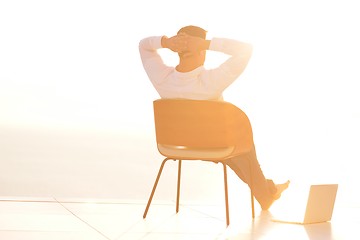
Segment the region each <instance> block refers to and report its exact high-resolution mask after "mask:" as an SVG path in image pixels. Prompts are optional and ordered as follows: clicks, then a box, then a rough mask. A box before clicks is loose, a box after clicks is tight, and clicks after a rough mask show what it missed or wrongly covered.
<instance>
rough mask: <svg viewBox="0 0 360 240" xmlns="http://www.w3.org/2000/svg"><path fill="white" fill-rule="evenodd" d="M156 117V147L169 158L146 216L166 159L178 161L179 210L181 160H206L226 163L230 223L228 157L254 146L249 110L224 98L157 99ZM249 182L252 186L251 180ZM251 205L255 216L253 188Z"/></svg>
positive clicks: (145, 213)
mask: <svg viewBox="0 0 360 240" xmlns="http://www.w3.org/2000/svg"><path fill="white" fill-rule="evenodd" d="M154 118H155V130H156V142H157V147H158V150H159V152H160V153H161V154H162V155H163V156H165V157H166V158H165V159H164V160H163V162H162V164H161V166H160V169H159V172H158V175H157V178H156V181H155V183H154V186H153V189H152V192H151V195H150V198H149V200H148V203H147V206H146V209H145V212H144V215H143V217H144V218H146V215H147V212H148V210H149V207H150V204H151V201H152V198H153V196H154V193H155V190H156V186H157V184H158V182H159V179H160V175H161V172H162V170H163V168H164V165H165V163H166V161H168V160H175V161H176V160H178V161H179V165H178V182H177V197H176V213H177V212H178V211H179V200H180V176H181V162H182V160H203V161H210V162H216V163H222V164H223V169H224V185H225V207H226V224H227V225H229V224H230V220H229V204H228V184H227V171H226V170H227V168H226V167H227V165H226V163H225V160H226V159H229V158H232V157H236V156H238V155H241V154H242V153H245V152H248V151H250V149H251V148H252V147H253V135H252V130H251V124H250V121H249V119H248V117H247V116H246V114H245V113H244V112H243V111H242V110H241V109H239V108H238V107H236V106H234V105H233V104H231V103H229V102H224V101H211V100H188V99H158V100H155V101H154ZM249 165H250V164H249ZM249 185H250V186H251V182H250V184H249ZM250 189H251V187H250ZM251 208H252V217H253V218H254V215H255V213H254V196H253V192H252V191H251Z"/></svg>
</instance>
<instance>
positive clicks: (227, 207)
mask: <svg viewBox="0 0 360 240" xmlns="http://www.w3.org/2000/svg"><path fill="white" fill-rule="evenodd" d="M222 164H223V166H224V187H225V209H226V225H227V226H229V224H230V217H229V197H228V184H227V171H226V164H225V163H222Z"/></svg>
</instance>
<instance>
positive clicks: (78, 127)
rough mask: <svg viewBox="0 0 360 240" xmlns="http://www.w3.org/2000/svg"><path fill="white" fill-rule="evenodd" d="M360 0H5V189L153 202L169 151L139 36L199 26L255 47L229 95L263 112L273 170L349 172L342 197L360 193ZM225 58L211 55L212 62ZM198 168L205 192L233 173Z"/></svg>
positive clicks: (0, 6) (1, 95) (311, 174)
mask: <svg viewBox="0 0 360 240" xmlns="http://www.w3.org/2000/svg"><path fill="white" fill-rule="evenodd" d="M356 2H357V1H355V0H354V1H351V0H341V1H340V0H328V1H320V0H302V1H295V0H294V1H292V0H290V1H289V0H274V1H265V0H264V1H259V0H254V1H239V0H236V1H235V0H233V1H231V0H222V1H209V0H207V1H200V0H199V1H193V0H191V1H190V0H183V1H177V2H176V1H175V2H172V1H165V0H164V1H161V0H153V1H147V0H141V1H140V0H133V1H125V2H124V1H95V0H92V1H85V0H83V1H82V0H71V1H68V0H63V1H45V0H44V1H39V0H34V1H18V0H11V1H10V0H4V1H1V3H0V163H1V168H0V185H1V188H0V194H1V195H16V196H24V195H25V196H28V195H31V196H48V195H50V196H63V197H88V198H96V197H107V198H139V199H146V198H147V197H148V193H149V192H150V188H151V186H152V184H153V180H154V179H155V174H156V173H157V170H158V166H159V164H160V160H161V156H160V155H158V153H157V151H156V147H155V143H154V129H153V118H152V117H153V116H152V101H153V100H154V99H156V98H158V95H157V93H156V92H155V91H154V89H153V88H152V85H151V84H150V82H149V81H148V79H147V76H146V74H145V73H144V71H143V69H142V65H141V61H140V58H139V54H138V42H139V41H140V40H141V39H142V38H143V37H147V36H149V35H168V36H171V35H173V34H175V33H176V31H177V30H178V29H179V28H180V27H182V26H185V25H189V24H193V25H199V26H201V27H203V28H205V29H207V30H208V36H209V38H211V37H213V36H218V37H229V38H235V39H238V40H242V41H247V42H250V43H252V44H253V47H254V54H253V57H252V59H251V61H250V64H249V65H248V68H247V69H246V71H245V72H244V73H243V75H242V76H241V77H240V78H239V79H238V80H237V81H236V82H235V83H234V84H233V85H231V86H230V87H229V89H227V90H226V91H225V93H224V96H225V99H226V100H228V101H230V102H233V103H234V104H236V105H237V106H239V107H241V108H242V109H243V110H244V111H245V112H246V113H247V114H248V115H249V117H250V119H251V121H252V124H253V129H254V135H255V144H256V146H257V151H258V158H259V161H260V163H261V164H262V168H263V170H264V172H265V174H266V175H267V176H268V177H271V178H274V179H275V180H276V181H282V180H286V179H290V180H292V181H293V182H303V183H318V182H326V183H328V182H336V183H339V184H340V192H341V193H342V195H341V196H342V197H341V200H342V201H344V202H347V203H351V204H359V203H360V196H359V193H358V190H357V189H358V183H359V182H360V178H359V174H358V167H357V163H358V161H359V160H360V154H359V151H358V149H359V143H360V140H359V135H360V127H359V122H360V107H359V102H360V96H359V94H358V92H359V87H358V81H359V80H360V73H359V63H360V59H359V56H360V47H359V42H360V36H359V34H358V32H359V31H358V23H359V22H360V16H359V14H358V6H357V5H358V4H357V3H356ZM163 53H164V54H165V57H166V59H167V61H169V63H174V59H175V58H173V57H174V56H173V55H171V54H170V53H169V52H166V51H163ZM223 57H224V56H220V55H216V54H212V53H209V59H208V62H207V63H206V66H207V67H212V66H214V65H216V63H218V62H220V61H221V60H223ZM170 168H171V167H170ZM194 169H195V168H192V169H191V170H188V173H187V174H188V175H189V176H188V177H189V178H190V179H192V178H193V180H196V181H199V182H200V183H199V185H200V188H201V189H202V191H198V190H196V189H195V190H192V191H193V192H192V194H193V197H194V198H196V197H197V196H198V197H199V196H201V194H204V195H206V194H205V193H206V191H207V184H208V183H211V184H215V185H216V184H217V183H216V182H217V181H215V180H214V179H216V180H217V178H219V179H220V181H221V171H220V170H219V169H215V170H214V168H213V167H209V168H208V170H207V171H202V170H201V169H200V168H199V169H197V170H199V171H198V172H196V171H194ZM171 171H174V169H172V170H170V172H171ZM184 171H185V170H184ZM209 171H210V172H211V174H209ZM219 171H220V172H219ZM218 174H220V175H218ZM164 178H168V179H173V178H174V177H173V176H171V174H168V175H165V176H164ZM164 181H166V180H164ZM168 181H170V180H168ZM171 181H172V180H171ZM201 181H202V183H201ZM234 181H238V180H237V179H236V178H234ZM201 184H203V185H201ZM219 186H220V187H221V184H220V185H219ZM241 186H243V185H241ZM188 191H189V190H188ZM190 191H191V190H190ZM160 192H161V190H160ZM199 192H200V193H201V194H198V193H199ZM208 192H211V190H208ZM167 194H168V195H169V196H170V195H171V196H173V192H171V193H168V192H166V191H163V194H162V195H161V196H162V197H163V198H167V197H169V196H168V195H167ZM211 194H214V193H213V192H212V193H211ZM211 194H210V195H211Z"/></svg>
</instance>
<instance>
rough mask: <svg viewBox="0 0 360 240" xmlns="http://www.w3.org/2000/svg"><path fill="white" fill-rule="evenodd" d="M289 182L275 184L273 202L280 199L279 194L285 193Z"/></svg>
mask: <svg viewBox="0 0 360 240" xmlns="http://www.w3.org/2000/svg"><path fill="white" fill-rule="evenodd" d="M289 184H290V181H289V180H288V181H286V182H285V183H281V184H276V185H275V187H276V189H277V190H276V193H275V194H274V200H278V199H279V198H280V197H281V193H282V192H283V191H285V190H286V189H287V188H288V187H289Z"/></svg>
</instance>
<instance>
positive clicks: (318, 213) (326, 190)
mask: <svg viewBox="0 0 360 240" xmlns="http://www.w3.org/2000/svg"><path fill="white" fill-rule="evenodd" d="M337 189H338V184H321V185H311V186H310V191H309V193H308V197H307V202H306V201H305V202H306V205H305V208H304V207H303V208H302V207H301V206H292V208H291V209H285V210H286V213H285V212H283V214H282V215H281V214H278V215H275V216H274V217H273V219H272V221H274V222H282V223H293V224H312V223H322V222H328V221H330V220H331V218H332V213H333V209H334V205H335V198H336V193H337ZM300 204H301V203H300ZM292 210H300V211H298V212H296V211H292Z"/></svg>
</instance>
